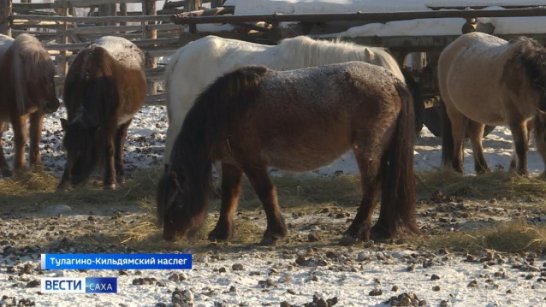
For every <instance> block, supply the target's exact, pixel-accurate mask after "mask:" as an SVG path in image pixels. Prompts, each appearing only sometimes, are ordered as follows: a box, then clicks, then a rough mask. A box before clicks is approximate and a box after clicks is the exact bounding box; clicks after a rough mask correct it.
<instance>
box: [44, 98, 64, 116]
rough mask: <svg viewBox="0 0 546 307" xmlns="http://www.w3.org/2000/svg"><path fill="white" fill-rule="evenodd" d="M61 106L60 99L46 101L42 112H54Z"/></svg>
mask: <svg viewBox="0 0 546 307" xmlns="http://www.w3.org/2000/svg"><path fill="white" fill-rule="evenodd" d="M60 106H61V103H60V102H59V100H58V99H55V100H51V101H46V102H45V103H43V104H42V112H44V113H53V112H55V111H57V109H58V108H59V107H60Z"/></svg>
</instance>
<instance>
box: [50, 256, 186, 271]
mask: <svg viewBox="0 0 546 307" xmlns="http://www.w3.org/2000/svg"><path fill="white" fill-rule="evenodd" d="M41 267H42V269H43V270H189V269H191V268H192V255H191V254H42V257H41Z"/></svg>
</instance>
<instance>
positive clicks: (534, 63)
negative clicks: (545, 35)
mask: <svg viewBox="0 0 546 307" xmlns="http://www.w3.org/2000/svg"><path fill="white" fill-rule="evenodd" d="M510 44H512V45H517V46H518V47H519V48H518V49H517V50H516V52H515V53H514V59H515V60H516V61H519V63H520V64H521V66H522V67H523V69H524V70H525V71H526V73H527V76H528V77H529V80H530V81H531V83H532V85H533V86H534V87H535V88H536V89H537V90H538V91H539V92H540V93H541V95H545V91H546V48H544V46H542V45H541V44H540V43H539V42H537V41H536V40H534V39H532V38H528V37H523V36H522V37H518V38H515V39H513V40H511V41H510Z"/></svg>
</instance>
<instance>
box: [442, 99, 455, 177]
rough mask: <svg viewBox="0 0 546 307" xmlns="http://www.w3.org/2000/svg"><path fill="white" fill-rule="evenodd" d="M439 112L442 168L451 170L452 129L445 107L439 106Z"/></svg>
mask: <svg viewBox="0 0 546 307" xmlns="http://www.w3.org/2000/svg"><path fill="white" fill-rule="evenodd" d="M440 112H442V116H441V120H442V166H443V167H448V168H451V165H452V164H453V158H454V157H453V129H452V127H451V120H450V119H449V116H448V115H447V111H446V106H445V105H444V104H443V103H441V104H440Z"/></svg>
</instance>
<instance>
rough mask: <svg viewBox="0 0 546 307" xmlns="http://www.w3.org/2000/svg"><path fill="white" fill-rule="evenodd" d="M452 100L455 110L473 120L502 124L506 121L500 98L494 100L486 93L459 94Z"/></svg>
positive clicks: (488, 123) (489, 123)
mask: <svg viewBox="0 0 546 307" xmlns="http://www.w3.org/2000/svg"><path fill="white" fill-rule="evenodd" d="M495 96H496V95H495ZM452 100H453V102H454V104H455V108H456V109H457V111H459V112H460V113H462V114H463V115H464V116H465V117H468V118H469V119H471V120H473V121H475V122H479V123H483V124H487V125H503V124H505V122H506V119H505V116H504V111H503V110H504V109H503V106H502V104H501V101H500V99H499V101H494V100H492V99H491V97H490V96H486V95H477V96H474V95H466V96H465V95H459V96H455V97H454V98H452Z"/></svg>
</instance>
